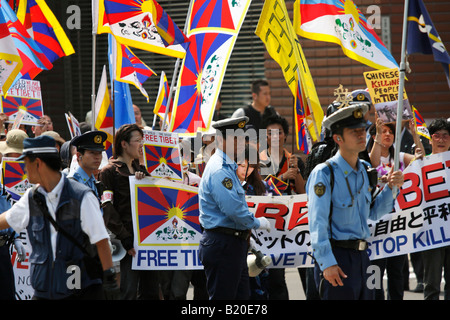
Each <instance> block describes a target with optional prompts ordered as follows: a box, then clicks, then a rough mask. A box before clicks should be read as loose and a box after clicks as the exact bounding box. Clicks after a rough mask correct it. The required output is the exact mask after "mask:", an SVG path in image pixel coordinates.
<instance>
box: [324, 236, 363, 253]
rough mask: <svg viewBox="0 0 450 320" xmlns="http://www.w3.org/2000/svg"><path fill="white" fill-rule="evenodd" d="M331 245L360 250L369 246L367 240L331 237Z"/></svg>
mask: <svg viewBox="0 0 450 320" xmlns="http://www.w3.org/2000/svg"><path fill="white" fill-rule="evenodd" d="M330 243H331V246H332V247H333V246H336V247H340V248H346V249H353V250H358V251H365V250H367V248H368V247H369V246H368V244H367V241H365V240H334V239H330Z"/></svg>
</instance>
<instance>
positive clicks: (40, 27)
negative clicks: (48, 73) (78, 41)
mask: <svg viewBox="0 0 450 320" xmlns="http://www.w3.org/2000/svg"><path fill="white" fill-rule="evenodd" d="M17 18H18V19H19V21H20V22H21V23H22V24H23V25H24V26H25V28H26V29H27V30H28V33H29V34H30V36H31V37H32V38H33V39H34V41H36V43H37V45H38V46H39V48H40V49H41V50H42V52H43V53H44V54H45V56H46V57H47V58H48V60H49V61H50V62H54V61H55V60H57V59H59V58H62V57H64V56H69V55H71V54H73V53H75V50H74V49H73V46H72V44H71V43H70V40H69V38H68V37H67V35H66V33H65V32H64V30H63V28H62V27H61V25H60V24H59V22H58V20H57V19H56V17H55V15H54V14H53V12H52V11H51V10H50V8H49V7H48V5H47V4H46V3H45V1H44V0H21V1H20V2H19V8H18V11H17Z"/></svg>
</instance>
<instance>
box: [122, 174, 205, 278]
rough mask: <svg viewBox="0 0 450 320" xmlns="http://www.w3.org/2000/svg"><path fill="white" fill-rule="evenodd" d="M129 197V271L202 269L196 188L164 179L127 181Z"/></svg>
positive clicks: (200, 233)
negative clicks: (131, 238)
mask: <svg viewBox="0 0 450 320" xmlns="http://www.w3.org/2000/svg"><path fill="white" fill-rule="evenodd" d="M130 197H131V199H132V201H133V199H134V203H133V202H132V204H131V209H132V210H131V212H132V220H133V226H134V248H135V250H136V256H135V257H133V265H132V268H133V269H136V270H153V269H159V270H165V269H169V270H174V269H201V268H203V267H202V265H201V263H200V260H199V257H198V245H199V242H200V239H201V235H202V231H201V228H200V222H199V219H198V216H199V211H198V210H199V209H198V188H195V187H192V186H189V185H184V184H182V183H178V182H172V181H169V180H168V179H155V178H149V177H146V178H144V179H142V180H137V179H136V178H135V177H130Z"/></svg>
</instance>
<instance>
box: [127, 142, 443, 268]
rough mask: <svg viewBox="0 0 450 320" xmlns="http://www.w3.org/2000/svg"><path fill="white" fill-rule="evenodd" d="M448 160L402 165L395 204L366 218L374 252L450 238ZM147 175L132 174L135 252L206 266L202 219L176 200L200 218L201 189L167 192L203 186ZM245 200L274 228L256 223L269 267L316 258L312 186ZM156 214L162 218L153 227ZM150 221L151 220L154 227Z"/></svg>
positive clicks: (143, 258)
mask: <svg viewBox="0 0 450 320" xmlns="http://www.w3.org/2000/svg"><path fill="white" fill-rule="evenodd" d="M449 168H450V151H449V152H445V153H442V154H437V155H431V156H427V157H425V158H424V160H416V161H414V162H413V163H412V164H411V165H410V166H409V167H408V168H407V169H406V170H405V171H404V174H405V184H404V186H403V187H402V188H401V189H400V193H399V196H398V197H397V200H396V203H395V211H393V212H391V213H386V215H384V216H383V217H382V218H381V219H380V220H378V221H371V220H368V222H367V223H368V224H369V227H370V230H371V236H370V238H369V239H367V240H368V242H369V250H368V252H369V256H370V259H371V260H375V259H380V258H384V257H390V256H395V255H400V254H407V253H412V252H419V251H423V250H428V249H432V248H437V247H441V246H445V245H449V244H450V221H449V220H450V219H449V215H450V196H449V190H450V183H449V178H450V171H449ZM147 179H148V180H141V181H139V182H135V181H136V180H135V179H134V177H131V178H130V188H131V189H132V190H131V191H132V199H135V203H134V204H133V210H134V211H133V219H134V220H133V223H134V229H135V238H136V239H139V240H138V243H137V244H136V245H139V246H138V248H140V249H139V250H141V251H140V255H138V256H137V258H136V259H135V260H136V261H137V262H138V264H139V268H141V269H173V270H175V269H199V268H201V262H200V261H199V260H198V239H199V238H200V237H201V233H200V232H199V229H198V228H199V225H198V224H197V225H195V228H192V227H190V228H188V227H186V223H185V219H186V218H185V217H186V215H185V214H184V211H183V210H184V209H180V210H178V211H176V210H177V209H176V208H184V207H190V208H192V207H194V208H196V210H195V211H191V212H190V215H189V219H190V221H196V223H197V221H198V218H195V217H194V216H195V214H199V212H198V204H196V205H195V204H193V203H192V201H193V199H196V200H197V201H198V197H195V196H191V197H186V196H185V199H189V204H188V206H187V205H186V204H185V205H184V206H183V203H182V202H177V203H176V205H175V204H174V203H173V200H171V201H172V202H167V200H166V199H168V197H174V195H176V194H177V192H179V190H184V192H190V193H193V194H194V195H196V193H197V188H194V187H190V186H185V185H182V184H180V183H173V182H170V181H168V180H166V179H161V180H154V179H153V180H149V179H150V178H147ZM132 181H133V183H131V182H132ZM134 183H136V185H134ZM141 189H142V190H141ZM158 199H159V200H158ZM178 199H179V200H181V199H183V198H178ZM169 204H170V205H169ZM247 204H248V207H249V210H250V211H251V212H252V213H253V214H254V215H255V217H266V218H267V219H268V220H269V221H270V223H271V226H272V228H271V231H270V232H267V231H264V230H253V231H252V232H253V234H254V236H255V237H256V239H257V241H256V242H257V249H258V250H261V252H262V253H264V254H265V255H268V256H270V257H271V258H272V264H271V265H270V266H269V267H268V268H296V267H311V266H313V262H312V259H311V256H310V255H309V254H308V253H310V251H311V248H310V236H309V227H308V215H307V212H308V208H307V197H306V194H300V195H292V196H247ZM174 208H175V209H174ZM170 210H172V211H170ZM174 210H175V211H176V212H178V213H179V214H178V217H182V218H179V219H177V223H178V225H174V224H173V217H174V214H173V212H175V211H174ZM170 212H172V213H170ZM139 220H140V221H143V222H141V223H140V224H139V225H137V224H136V223H137V222H136V221H139ZM157 222H158V223H159V225H158V226H156V227H155V226H154V225H155V224H156V223H157ZM143 223H144V224H143ZM147 225H153V227H151V228H148V226H147ZM162 225H163V226H162ZM172 226H173V227H172ZM145 228H147V229H146V230H147V231H146V232H147V233H145V238H143V237H142V235H140V234H139V233H141V232H142V229H145ZM177 228H186V231H184V232H183V233H180V234H181V235H182V236H180V237H178V238H176V237H174V236H170V232H172V234H175V233H174V232H176V229H177ZM189 230H191V231H192V230H194V231H193V239H192V241H190V242H188V243H189V245H187V244H186V243H184V242H183V241H186V240H185V239H184V238H183V237H185V236H186V232H189ZM150 239H151V240H150Z"/></svg>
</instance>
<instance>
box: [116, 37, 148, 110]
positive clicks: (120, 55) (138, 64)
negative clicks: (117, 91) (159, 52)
mask: <svg viewBox="0 0 450 320" xmlns="http://www.w3.org/2000/svg"><path fill="white" fill-rule="evenodd" d="M154 74H156V73H155V72H154V71H153V70H152V69H150V68H149V67H148V66H147V65H146V64H145V63H143V62H142V61H141V60H140V59H139V58H138V57H137V56H136V55H135V54H134V53H133V51H131V49H130V48H128V47H127V46H126V45H123V44H120V43H117V64H116V80H117V81H120V82H126V83H130V84H132V85H134V86H135V87H136V88H137V89H138V90H139V91H141V93H142V95H143V96H144V97H146V98H147V102H148V100H149V98H148V93H147V91H146V90H145V89H144V87H143V86H142V84H143V83H144V82H145V81H146V80H147V79H148V78H149V77H150V76H152V75H154Z"/></svg>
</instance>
